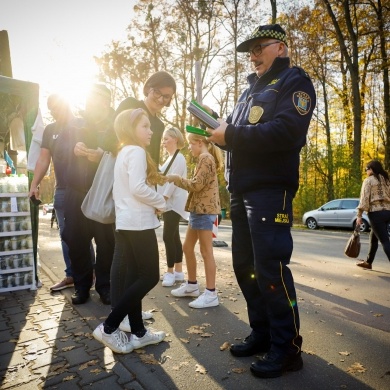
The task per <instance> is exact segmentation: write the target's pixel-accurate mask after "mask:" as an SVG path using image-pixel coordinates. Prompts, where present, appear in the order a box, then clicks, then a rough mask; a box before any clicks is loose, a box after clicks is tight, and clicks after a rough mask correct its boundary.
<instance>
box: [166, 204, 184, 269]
mask: <svg viewBox="0 0 390 390" xmlns="http://www.w3.org/2000/svg"><path fill="white" fill-rule="evenodd" d="M163 220H164V230H163V240H164V244H165V252H166V257H167V264H168V267H169V268H172V267H174V266H175V263H181V262H182V261H183V246H182V243H181V240H180V231H179V222H180V215H179V214H178V213H176V212H175V211H173V210H171V211H167V212H166V213H164V214H163Z"/></svg>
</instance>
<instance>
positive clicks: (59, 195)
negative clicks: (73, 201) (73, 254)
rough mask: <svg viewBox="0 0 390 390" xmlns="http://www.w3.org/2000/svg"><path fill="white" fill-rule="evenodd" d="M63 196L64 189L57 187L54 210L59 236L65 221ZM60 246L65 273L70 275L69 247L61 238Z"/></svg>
mask: <svg viewBox="0 0 390 390" xmlns="http://www.w3.org/2000/svg"><path fill="white" fill-rule="evenodd" d="M64 198H65V189H64V188H57V189H56V190H55V192H54V204H53V206H54V209H55V211H56V216H57V222H58V226H59V228H60V236H62V233H63V232H64V227H65V222H64ZM61 247H62V256H63V258H64V261H65V266H66V268H65V275H66V276H68V277H69V276H72V267H71V263H70V258H69V249H68V245H66V243H65V241H64V240H63V239H62V238H61Z"/></svg>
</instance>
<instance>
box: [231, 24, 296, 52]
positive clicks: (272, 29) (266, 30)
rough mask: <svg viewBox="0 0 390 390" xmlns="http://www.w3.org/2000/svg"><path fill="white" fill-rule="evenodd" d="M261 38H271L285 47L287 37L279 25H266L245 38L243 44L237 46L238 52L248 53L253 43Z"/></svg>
mask: <svg viewBox="0 0 390 390" xmlns="http://www.w3.org/2000/svg"><path fill="white" fill-rule="evenodd" d="M261 38H273V39H277V40H278V41H281V42H283V43H284V44H285V45H286V46H288V44H287V36H286V32H285V31H284V30H283V28H282V27H280V25H279V24H267V25H265V26H259V27H257V28H256V30H255V31H253V33H252V34H251V35H250V36H249V38H247V39H246V40H245V41H244V42H242V43H240V44H239V45H238V46H237V49H236V50H237V51H238V52H241V53H243V52H247V51H249V47H250V45H251V43H252V42H253V41H255V40H256V39H261Z"/></svg>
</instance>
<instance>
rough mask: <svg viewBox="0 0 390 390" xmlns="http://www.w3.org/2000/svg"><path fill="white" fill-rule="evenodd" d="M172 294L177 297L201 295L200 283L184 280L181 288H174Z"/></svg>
mask: <svg viewBox="0 0 390 390" xmlns="http://www.w3.org/2000/svg"><path fill="white" fill-rule="evenodd" d="M171 294H172V295H174V296H175V297H197V296H199V284H198V283H196V284H188V282H184V283H182V284H181V285H180V287H179V288H175V289H174V290H172V291H171Z"/></svg>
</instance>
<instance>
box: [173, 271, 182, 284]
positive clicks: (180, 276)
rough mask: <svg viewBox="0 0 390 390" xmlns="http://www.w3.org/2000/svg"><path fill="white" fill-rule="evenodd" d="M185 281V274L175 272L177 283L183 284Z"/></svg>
mask: <svg viewBox="0 0 390 390" xmlns="http://www.w3.org/2000/svg"><path fill="white" fill-rule="evenodd" d="M183 281H184V272H176V271H175V282H183Z"/></svg>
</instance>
